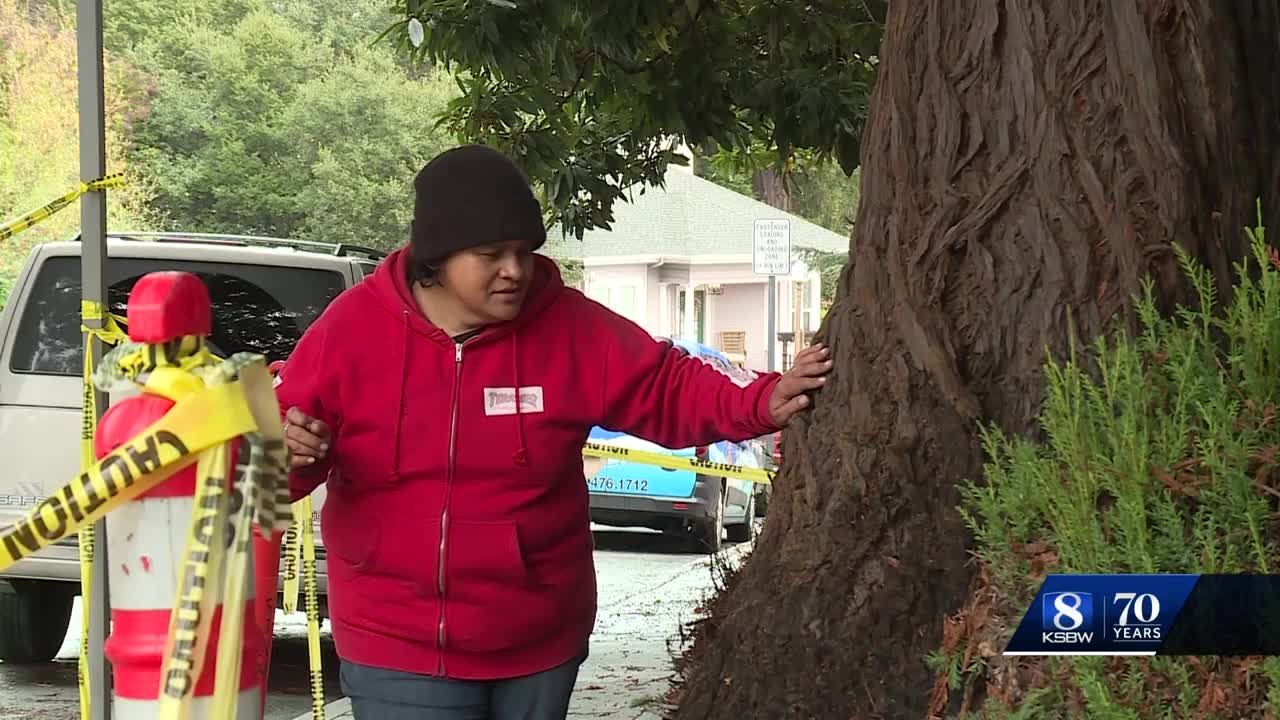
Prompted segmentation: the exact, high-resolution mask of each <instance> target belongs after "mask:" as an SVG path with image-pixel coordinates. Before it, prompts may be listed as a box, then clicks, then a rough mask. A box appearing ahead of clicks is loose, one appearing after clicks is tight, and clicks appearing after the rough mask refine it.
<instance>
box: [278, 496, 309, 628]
mask: <svg viewBox="0 0 1280 720" xmlns="http://www.w3.org/2000/svg"><path fill="white" fill-rule="evenodd" d="M303 503H306V504H308V505H309V504H310V503H311V500H310V496H308V497H305V498H303V499H301V500H299V501H298V502H296V503H294V504H293V516H294V517H295V518H299V517H302V516H303ZM301 538H302V528H301V526H300V525H299V524H298V521H297V520H294V521H293V524H292V525H290V526H289V529H288V530H285V532H284V541H283V542H282V543H281V544H282V545H283V546H284V548H283V551H282V558H281V560H282V562H283V563H284V568H283V569H284V589H283V593H282V594H283V595H284V597H283V598H281V600H280V609H281V610H283V611H284V612H285V613H286V614H290V615H291V614H293V613H296V612H298V566H299V565H301V564H302V544H301V542H300V540H301Z"/></svg>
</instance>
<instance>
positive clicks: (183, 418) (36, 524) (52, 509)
mask: <svg viewBox="0 0 1280 720" xmlns="http://www.w3.org/2000/svg"><path fill="white" fill-rule="evenodd" d="M90 309H92V308H90ZM89 314H90V315H91V316H92V313H89ZM98 335H99V334H98V333H93V334H92V336H95V337H96V336H98ZM196 349H198V347H197V348H196ZM131 351H132V348H130V347H128V344H127V343H124V344H122V345H121V346H119V347H117V348H116V350H113V351H112V353H109V354H108V356H107V358H106V359H111V358H113V356H116V355H120V356H123V355H125V354H127V353H128V352H131ZM209 357H212V356H209ZM213 359H214V360H217V359H216V358H213ZM90 362H91V361H90ZM104 364H106V363H105V362H104ZM201 370H203V372H202V373H201V374H202V377H203V380H202V379H201V378H197V377H195V375H193V371H192V370H188V369H182V368H179V367H172V366H162V367H157V368H155V369H154V370H152V372H151V375H150V377H148V379H147V381H146V384H145V385H144V386H143V389H144V390H145V391H147V392H150V393H153V394H157V395H162V396H165V397H169V398H170V399H172V400H174V405H173V406H172V407H171V408H170V409H169V411H168V412H167V413H166V414H165V415H164V416H163V417H161V418H160V419H159V420H157V421H156V422H154V423H152V424H151V425H150V426H149V427H147V428H146V429H145V430H143V431H142V432H141V433H139V434H138V435H137V436H135V437H134V438H132V439H130V440H129V441H128V442H126V443H124V444H123V445H122V446H120V447H119V448H117V449H116V450H114V451H113V452H111V453H109V454H108V455H106V456H105V457H103V458H101V459H100V460H96V461H94V462H92V463H90V464H89V465H88V467H87V468H86V469H85V470H83V471H82V472H81V473H80V474H79V476H78V477H76V478H75V479H73V480H72V481H71V482H70V483H68V484H67V485H66V486H64V487H62V488H61V489H60V490H58V491H57V492H55V493H54V494H53V495H51V496H49V497H47V498H45V499H44V500H43V501H42V502H40V503H39V504H38V505H36V506H35V507H34V508H32V509H31V510H30V511H29V512H28V513H27V514H26V515H25V516H24V517H22V518H20V519H19V520H18V521H17V522H15V523H14V524H13V525H12V526H11V527H9V528H8V529H6V530H5V531H4V532H3V533H0V571H3V570H5V569H7V568H9V567H10V566H12V565H13V564H14V563H16V562H18V561H19V560H22V559H23V558H25V557H28V556H30V555H32V554H34V553H36V552H38V551H40V550H41V549H43V548H45V547H48V546H49V545H52V544H54V543H56V542H58V541H60V540H62V539H63V538H65V537H68V536H70V535H72V534H73V533H79V532H83V531H84V530H85V529H86V528H91V527H92V525H93V523H95V522H97V521H99V520H101V519H102V518H103V517H105V516H106V515H107V514H109V513H110V512H112V511H113V510H115V509H116V508H118V507H120V506H122V505H123V504H125V503H127V502H129V501H131V500H133V499H134V498H136V497H138V496H139V495H142V494H143V493H146V492H147V491H148V490H150V489H152V488H154V487H155V486H156V485H158V484H159V483H161V482H163V481H164V480H165V479H167V478H169V477H171V476H172V475H173V474H174V473H175V472H177V471H179V470H181V469H183V468H186V467H189V466H190V465H191V464H192V463H193V462H194V463H196V467H197V476H198V488H199V489H198V494H197V497H196V498H195V503H194V506H195V508H194V512H193V515H192V520H191V529H190V533H189V535H188V539H187V544H186V550H185V553H184V555H183V558H182V564H183V567H184V572H183V573H182V576H181V577H182V580H181V584H180V586H179V588H178V594H177V600H176V602H175V608H174V611H173V612H172V613H171V616H170V620H171V626H170V632H169V637H168V639H167V642H166V646H165V654H164V666H163V671H162V685H161V692H160V697H159V706H160V707H159V717H160V719H161V720H185V718H186V714H187V708H188V706H189V701H190V699H191V694H192V692H193V691H194V688H195V681H196V679H197V678H198V677H199V676H200V673H201V671H202V667H201V665H202V663H203V661H204V658H205V646H206V645H207V642H208V639H209V630H210V623H211V622H212V616H213V613H212V609H213V608H215V607H216V606H217V605H218V604H219V602H220V601H221V600H222V598H224V597H226V598H229V599H230V600H231V601H233V602H238V603H240V604H243V602H244V598H245V589H244V586H245V579H246V576H247V573H248V552H249V549H250V544H249V538H250V535H251V533H252V525H253V523H254V522H257V523H258V527H259V528H260V530H261V531H262V532H264V534H265V533H269V534H274V533H275V532H279V531H282V530H283V529H284V528H286V527H288V524H289V522H290V521H291V516H290V513H289V510H288V506H287V505H285V506H284V508H279V507H276V506H275V505H274V503H276V502H277V501H278V500H279V498H280V497H282V496H283V497H287V495H285V493H286V492H287V490H286V489H285V488H284V487H282V486H284V485H285V484H286V483H287V480H286V476H285V472H284V469H285V468H286V467H287V464H288V456H287V451H286V450H285V446H284V441H283V435H282V431H281V428H280V424H279V422H278V410H277V409H276V408H277V405H276V402H275V395H274V392H272V389H271V378H270V376H269V374H268V373H267V371H266V368H265V366H264V365H263V363H262V358H261V357H260V356H255V355H239V356H234V357H233V358H231V359H230V360H227V361H219V362H218V364H217V365H216V366H213V367H206V368H201ZM86 374H94V373H92V371H91V368H90V367H88V366H86ZM88 397H89V395H86V398H88ZM95 411H96V407H93V406H90V408H89V410H88V411H86V412H85V417H89V415H90V413H93V414H94V421H93V424H96V412H95ZM88 426H89V423H88V422H86V427H88ZM89 435H90V437H92V433H89ZM237 437H243V438H245V439H246V441H247V445H248V447H249V449H250V453H249V461H248V463H246V471H245V472H244V473H243V474H241V475H240V476H239V477H238V478H237V484H236V487H234V488H229V484H228V471H229V469H230V468H229V463H228V454H229V452H230V447H231V446H230V444H229V442H230V441H231V440H233V439H235V438H237ZM82 439H83V438H82ZM82 459H83V458H82ZM236 491H238V492H236ZM237 495H239V496H240V497H241V500H240V503H239V504H238V505H237V504H236V503H235V502H234V500H233V498H234V497H235V496H237ZM229 519H231V521H230V522H228V520H229ZM228 543H230V544H231V550H230V555H229V557H228ZM85 549H86V550H89V552H88V553H87V554H88V555H89V556H90V558H91V557H92V549H91V546H90V547H88V548H85ZM82 553H83V551H82ZM227 568H229V572H227V571H226V570H227ZM243 621H244V615H243V613H242V612H228V613H223V620H222V624H221V626H220V628H219V635H220V637H222V638H226V641H225V643H223V647H220V651H219V654H218V657H217V662H218V664H219V666H222V667H225V666H227V664H228V663H230V664H231V665H233V666H235V667H234V671H233V672H219V673H218V674H217V678H216V682H215V691H214V697H213V702H214V705H215V707H220V708H228V707H232V705H231V704H233V703H235V701H236V696H237V695H238V690H239V688H238V686H239V677H240V673H239V667H238V665H239V656H240V654H241V653H242V652H243V646H242V638H243V635H242V630H243V626H242V623H243ZM226 646H233V647H226ZM82 651H83V646H82ZM222 667H219V668H218V669H219V670H221V669H222ZM85 690H87V682H85V683H84V686H83V687H82V698H81V702H82V709H83V708H84V707H85V706H87V704H88V702H87V699H86V698H85V697H84V694H85ZM229 703H231V704H229ZM232 715H233V713H232V714H219V715H217V716H218V717H230V716H232Z"/></svg>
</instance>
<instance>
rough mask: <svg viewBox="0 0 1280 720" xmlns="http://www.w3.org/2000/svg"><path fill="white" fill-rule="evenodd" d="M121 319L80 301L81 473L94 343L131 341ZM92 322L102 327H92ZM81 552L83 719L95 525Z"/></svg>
mask: <svg viewBox="0 0 1280 720" xmlns="http://www.w3.org/2000/svg"><path fill="white" fill-rule="evenodd" d="M117 320H119V318H117V317H116V316H114V315H112V314H111V313H110V312H108V311H107V309H106V308H105V307H103V305H102V303H99V302H95V301H92V300H82V301H81V302H80V332H81V333H83V335H84V372H83V376H82V378H81V381H82V386H81V390H82V392H83V397H82V398H81V403H80V421H81V422H80V472H82V473H83V472H87V471H88V470H89V468H90V467H92V466H93V463H94V460H95V459H96V457H95V453H94V451H93V437H94V434H95V433H96V432H97V425H98V398H97V393H95V392H94V385H93V376H94V367H93V349H94V348H93V341H94V339H97V340H98V342H100V343H102V344H103V345H118V344H119V343H121V342H124V341H127V340H128V339H129V338H128V336H127V335H126V334H125V333H124V331H123V330H121V329H120V325H119V323H118V322H117ZM90 323H96V324H101V326H102V327H90V326H89V324H90ZM77 540H78V543H77V544H78V546H79V553H80V597H81V598H84V601H83V602H81V604H80V656H79V658H78V659H77V662H76V684H77V685H78V686H79V690H80V717H81V719H82V720H87V719H88V718H89V717H90V706H91V705H92V703H91V701H90V698H91V697H92V695H91V694H90V692H89V689H90V688H89V610H90V608H89V600H88V598H91V597H93V594H92V588H93V552H94V550H93V548H94V536H93V525H88V526H87V527H85V528H84V529H83V530H81V531H80V532H79V533H78V534H77Z"/></svg>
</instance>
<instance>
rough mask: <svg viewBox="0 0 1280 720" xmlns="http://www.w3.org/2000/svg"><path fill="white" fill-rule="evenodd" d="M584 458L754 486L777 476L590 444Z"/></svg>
mask: <svg viewBox="0 0 1280 720" xmlns="http://www.w3.org/2000/svg"><path fill="white" fill-rule="evenodd" d="M582 455H583V456H584V457H594V458H605V459H610V458H612V459H615V460H626V461H627V462H633V463H639V464H641V465H655V466H657V467H662V468H667V469H669V470H690V471H693V472H696V473H698V474H699V475H709V476H711V477H722V478H729V479H732V480H746V481H748V482H753V483H771V482H773V475H774V473H773V472H772V471H770V470H763V469H761V468H752V467H742V466H740V465H730V464H728V463H716V462H711V461H710V460H700V459H698V458H690V457H679V456H676V455H664V454H662V453H656V452H650V451H648V450H632V449H630V448H621V447H614V446H613V445H602V444H600V443H590V442H589V443H587V444H586V445H585V446H583V448H582Z"/></svg>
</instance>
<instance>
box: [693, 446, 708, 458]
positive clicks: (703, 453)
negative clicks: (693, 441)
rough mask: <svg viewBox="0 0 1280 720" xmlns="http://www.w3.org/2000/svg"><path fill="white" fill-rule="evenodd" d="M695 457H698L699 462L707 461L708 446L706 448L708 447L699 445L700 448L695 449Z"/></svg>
mask: <svg viewBox="0 0 1280 720" xmlns="http://www.w3.org/2000/svg"><path fill="white" fill-rule="evenodd" d="M693 456H694V457H696V458H698V459H699V460H706V459H707V446H706V445H699V446H698V447H696V448H694V449H693Z"/></svg>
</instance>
